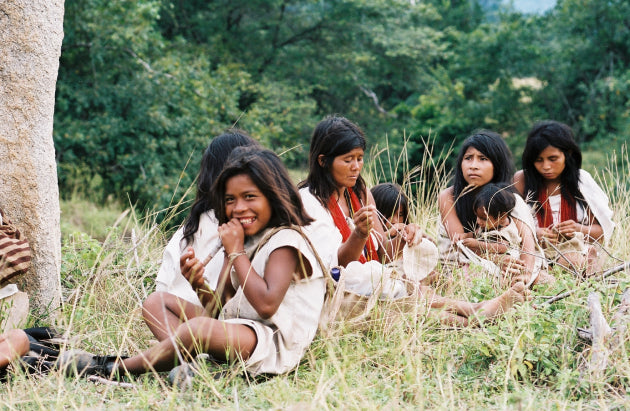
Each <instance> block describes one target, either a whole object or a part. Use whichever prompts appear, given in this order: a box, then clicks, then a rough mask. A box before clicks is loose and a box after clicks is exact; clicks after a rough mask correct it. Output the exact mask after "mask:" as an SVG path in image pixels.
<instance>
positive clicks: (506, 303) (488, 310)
mask: <svg viewBox="0 0 630 411" xmlns="http://www.w3.org/2000/svg"><path fill="white" fill-rule="evenodd" d="M527 292H528V290H527V289H526V288H525V284H523V283H516V284H514V285H513V286H512V287H510V289H508V290H507V291H506V292H504V293H503V294H501V295H500V296H498V297H495V298H493V299H492V300H488V301H483V302H482V303H480V304H481V306H479V307H478V308H477V310H476V311H475V314H476V315H478V316H482V317H484V319H486V320H489V319H492V318H494V317H497V316H499V315H501V314H503V313H505V312H506V311H508V310H509V309H510V308H512V307H513V306H514V304H516V303H522V302H523V301H525V296H526V294H527Z"/></svg>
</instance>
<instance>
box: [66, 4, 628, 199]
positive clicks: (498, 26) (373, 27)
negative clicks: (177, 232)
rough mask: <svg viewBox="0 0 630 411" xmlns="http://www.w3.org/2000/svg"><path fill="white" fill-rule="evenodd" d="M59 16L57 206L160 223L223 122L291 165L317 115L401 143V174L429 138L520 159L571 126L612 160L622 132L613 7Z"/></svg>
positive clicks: (159, 8)
mask: <svg viewBox="0 0 630 411" xmlns="http://www.w3.org/2000/svg"><path fill="white" fill-rule="evenodd" d="M65 7H66V15H65V23H64V25H65V38H64V42H63V49H62V57H61V67H60V71H59V80H58V89H57V105H56V112H55V128H54V140H55V145H56V149H57V157H58V158H57V160H58V165H59V170H58V171H59V180H60V187H61V192H62V193H63V195H64V196H70V195H71V194H73V193H76V192H77V191H80V192H82V193H83V194H85V195H86V196H87V197H88V198H89V199H91V200H93V201H98V202H102V201H104V200H105V199H108V198H113V199H115V200H119V201H123V202H127V201H130V202H131V203H133V204H135V205H136V206H137V207H138V209H141V210H142V209H144V210H151V209H155V210H164V209H165V208H166V207H168V206H169V205H172V202H173V201H172V199H173V198H178V199H179V198H181V197H182V195H183V194H184V192H185V190H186V189H187V188H188V187H189V186H190V184H191V183H192V181H193V180H194V178H195V174H196V172H197V168H198V164H199V160H200V157H201V153H202V152H203V149H204V148H205V146H206V145H207V144H208V142H209V141H210V140H211V138H212V137H213V136H215V135H217V134H219V133H220V132H222V131H223V130H225V129H227V128H229V127H231V126H233V125H237V126H238V127H240V128H244V129H246V130H247V131H249V132H250V133H251V134H252V135H253V136H255V137H256V138H257V139H259V140H260V141H261V142H262V143H263V144H264V145H266V146H267V147H270V148H273V149H274V150H276V151H277V152H278V153H284V154H283V158H284V159H285V161H286V163H287V165H288V166H289V167H292V168H297V169H299V168H305V166H306V153H307V149H308V140H309V137H310V131H311V130H312V128H313V127H314V125H315V124H316V123H317V121H319V120H320V119H321V118H322V117H323V116H325V115H327V114H331V113H339V114H342V115H345V116H347V117H349V118H350V119H352V120H353V121H355V122H357V123H358V124H360V125H361V126H362V127H363V128H364V130H365V131H366V134H367V135H368V140H369V141H370V143H371V144H372V145H379V146H381V147H383V146H384V145H385V142H387V143H386V145H387V147H388V149H389V150H391V151H393V152H394V153H393V155H392V157H396V156H397V154H396V153H400V152H401V151H402V150H403V147H402V142H403V141H404V140H405V137H406V138H408V140H409V144H408V147H405V148H404V150H405V154H406V155H407V156H408V160H409V164H410V165H411V166H412V167H413V166H415V165H417V164H419V163H420V161H421V159H422V156H423V152H422V147H423V141H425V140H426V139H428V138H430V139H431V140H432V141H434V143H435V153H436V154H435V156H436V157H440V156H442V155H444V154H443V153H447V152H448V148H450V147H457V146H458V144H459V143H460V142H461V141H462V140H463V139H464V138H465V137H466V136H467V135H468V134H470V133H471V132H472V131H473V130H474V129H477V128H490V129H494V130H496V131H498V132H500V133H502V134H503V135H504V136H505V138H506V140H507V142H508V144H509V145H510V147H511V148H512V150H513V152H514V153H515V159H516V162H517V163H518V157H519V156H520V150H521V147H522V143H523V141H524V136H525V134H526V132H527V129H528V128H529V127H530V126H531V124H532V122H533V121H535V120H539V119H544V118H553V119H556V120H560V121H563V122H566V123H568V124H570V125H571V126H572V127H573V128H574V130H575V131H576V134H577V138H578V140H579V142H580V143H581V145H582V147H583V148H584V149H585V150H586V151H589V150H599V149H601V147H610V148H620V146H621V145H622V144H623V142H624V141H626V140H627V138H628V133H629V131H628V130H630V127H628V126H629V125H630V102H629V99H628V96H629V95H630V93H629V91H630V90H629V89H630V69H629V63H630V49H629V48H628V47H627V45H628V44H630V4H629V3H628V2H626V1H622V0H612V1H603V0H560V1H558V3H557V5H556V7H555V8H553V9H551V10H550V11H549V12H547V13H546V14H544V15H522V14H519V13H517V12H515V11H513V10H511V9H509V8H506V7H503V6H500V4H499V2H497V1H484V2H483V7H482V5H481V3H480V2H477V1H465V0H462V1H456V0H450V1H443V0H429V1H422V2H420V1H415V2H414V1H408V0H406V1H403V0H387V1H385V0H343V1H335V0H332V1H330V0H320V1H312V0H267V1H257V0H256V1H252V0H215V1H200V0H189V1H185V2H183V1H169V0H138V1H126V0H108V1H105V0H82V1H78V0H66V2H65ZM521 79H528V80H527V81H517V80H521ZM405 141H406V140H405ZM587 158H591V159H594V160H596V161H597V160H599V161H600V162H602V163H603V161H605V158H601V156H599V157H597V156H591V157H587ZM595 165H597V164H595ZM182 170H183V171H182ZM395 174H397V178H398V179H400V178H401V177H402V176H401V171H400V170H395Z"/></svg>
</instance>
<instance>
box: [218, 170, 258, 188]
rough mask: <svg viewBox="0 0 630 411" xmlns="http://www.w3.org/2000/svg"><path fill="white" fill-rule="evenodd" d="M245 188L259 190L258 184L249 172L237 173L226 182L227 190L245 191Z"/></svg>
mask: <svg viewBox="0 0 630 411" xmlns="http://www.w3.org/2000/svg"><path fill="white" fill-rule="evenodd" d="M244 190H258V187H257V186H256V184H254V181H253V180H252V179H251V177H250V176H249V175H247V174H237V175H235V176H232V177H230V178H228V179H227V181H226V182H225V191H226V192H230V191H244Z"/></svg>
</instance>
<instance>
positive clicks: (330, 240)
mask: <svg viewBox="0 0 630 411" xmlns="http://www.w3.org/2000/svg"><path fill="white" fill-rule="evenodd" d="M300 197H302V204H303V205H304V210H306V213H307V214H308V215H309V216H311V218H312V219H313V220H315V221H313V222H312V223H311V224H309V225H308V226H306V227H303V229H304V232H305V233H306V235H307V236H308V237H309V238H310V240H311V242H312V243H313V246H315V249H316V250H317V252H318V253H319V256H320V258H321V259H322V261H323V262H324V265H326V266H327V267H328V268H329V269H330V268H331V267H335V266H336V265H337V264H338V259H337V258H338V257H337V252H338V251H339V247H340V246H341V243H342V242H343V240H342V236H341V233H340V232H339V230H338V229H337V226H336V225H335V222H334V221H333V218H332V215H331V214H330V212H329V211H328V209H326V207H324V206H323V205H322V203H320V202H319V200H318V199H317V198H316V197H315V196H314V195H313V194H311V192H310V191H309V189H308V187H304V188H302V189H300Z"/></svg>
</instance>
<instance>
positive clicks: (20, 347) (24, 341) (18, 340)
mask: <svg viewBox="0 0 630 411" xmlns="http://www.w3.org/2000/svg"><path fill="white" fill-rule="evenodd" d="M6 335H7V339H8V340H9V341H10V344H11V348H12V349H13V350H14V351H15V352H16V353H17V354H18V355H19V356H23V355H25V354H26V353H28V350H29V348H30V342H29V340H28V336H27V335H26V333H25V332H24V331H23V330H11V331H9V332H7V334H6Z"/></svg>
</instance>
